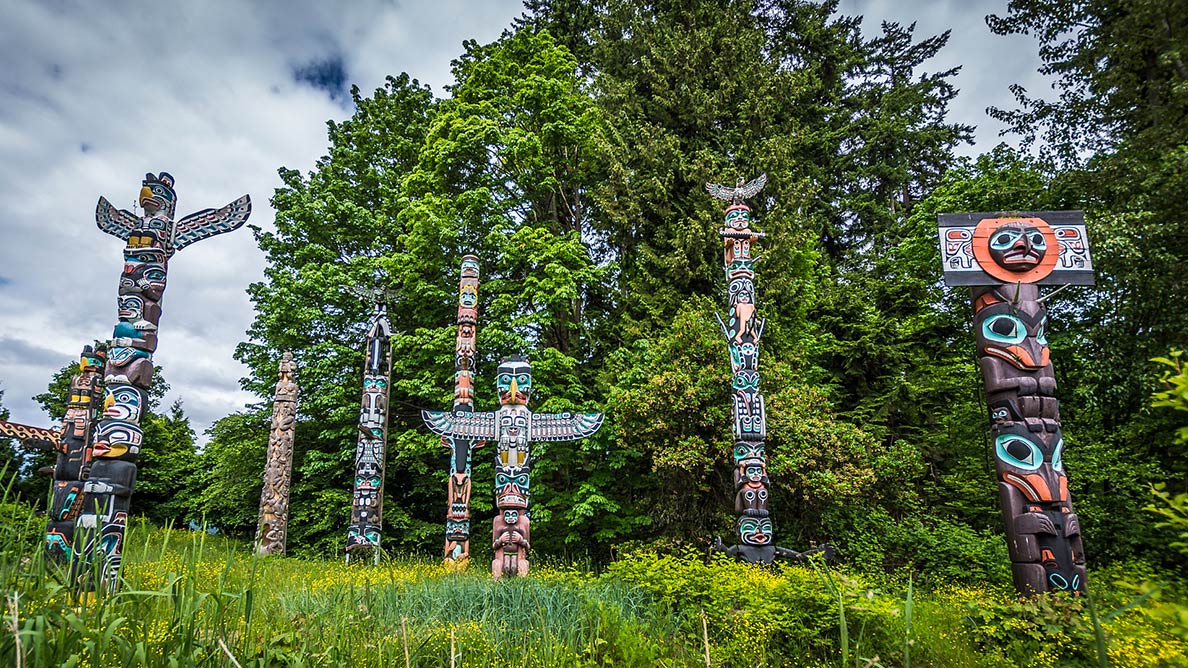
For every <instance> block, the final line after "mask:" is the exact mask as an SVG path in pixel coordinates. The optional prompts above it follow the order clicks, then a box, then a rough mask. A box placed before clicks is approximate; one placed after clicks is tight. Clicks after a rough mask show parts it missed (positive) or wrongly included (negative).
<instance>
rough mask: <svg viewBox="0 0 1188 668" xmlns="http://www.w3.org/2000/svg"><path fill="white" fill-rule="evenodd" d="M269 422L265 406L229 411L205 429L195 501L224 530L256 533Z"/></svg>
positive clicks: (208, 517)
mask: <svg viewBox="0 0 1188 668" xmlns="http://www.w3.org/2000/svg"><path fill="white" fill-rule="evenodd" d="M269 420H270V416H269V414H268V413H267V412H265V411H264V410H258V411H253V412H241V413H233V414H231V415H228V416H227V417H225V418H222V419H220V420H218V421H217V422H215V423H214V424H213V425H212V426H211V427H210V430H209V432H208V433H209V435H210V441H208V442H207V444H206V447H205V448H203V451H202V464H203V467H202V468H203V470H202V473H201V476H202V482H201V484H200V485H199V489H201V492H200V494H199V496H198V498H197V503H196V505H197V509H198V510H199V511H200V513H199V514H200V515H202V516H203V517H205V519H206V521H207V522H209V523H211V524H214V525H217V526H218V527H219V528H220V529H221V530H223V531H224V532H225V533H229V534H231V535H239V536H243V537H254V536H255V530H256V523H257V519H258V509H259V504H260V488H261V486H262V484H263V483H262V481H263V472H264V461H265V455H266V453H267V450H268V431H269ZM295 442H296V439H295Z"/></svg>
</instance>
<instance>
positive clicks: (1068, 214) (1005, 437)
mask: <svg viewBox="0 0 1188 668" xmlns="http://www.w3.org/2000/svg"><path fill="white" fill-rule="evenodd" d="M939 223H940V246H941V258H942V262H943V266H944V274H945V282H946V283H947V284H948V285H954V286H958V285H959V286H971V288H972V298H973V306H974V332H975V334H976V336H977V347H978V361H979V364H980V366H981V368H982V380H983V381H984V382H985V385H986V403H987V407H988V409H989V412H990V433H991V436H992V438H993V441H994V461H995V469H996V472H997V478H998V496H999V500H1000V501H1001V503H1002V514H1003V519H1004V520H1005V522H1006V534H1007V546H1008V548H1009V552H1010V556H1011V570H1012V572H1013V574H1014V580H1015V589H1017V590H1018V591H1019V593H1021V594H1028V595H1031V594H1038V593H1041V592H1047V591H1057V590H1058V591H1072V592H1083V591H1085V590H1086V586H1087V582H1086V577H1085V550H1084V548H1083V546H1082V543H1081V525H1080V522H1078V521H1077V515H1076V513H1075V512H1073V507H1072V499H1071V498H1069V494H1068V477H1067V476H1066V475H1065V471H1064V462H1063V452H1064V439H1063V437H1062V436H1061V430H1060V405H1059V401H1058V400H1057V399H1056V396H1055V394H1056V378H1055V376H1054V375H1053V372H1052V364H1051V362H1050V361H1049V356H1048V339H1047V329H1048V318H1047V309H1046V308H1045V306H1044V303H1043V298H1041V297H1040V294H1039V286H1040V285H1055V284H1062V285H1092V284H1093V265H1092V262H1091V261H1090V258H1089V242H1088V237H1087V235H1086V233H1085V223H1084V219H1083V217H1082V215H1081V212H1079V211H1052V212H1025V213H962V214H942V215H940V216H939Z"/></svg>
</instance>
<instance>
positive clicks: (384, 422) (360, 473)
mask: <svg viewBox="0 0 1188 668" xmlns="http://www.w3.org/2000/svg"><path fill="white" fill-rule="evenodd" d="M351 292H352V293H353V294H354V295H355V296H356V297H358V298H360V299H364V300H367V301H371V302H373V303H374V304H375V309H374V310H373V311H372V312H371V325H370V327H369V328H368V330H367V351H366V355H365V356H364V363H363V400H362V403H361V405H360V407H359V427H358V428H359V440H358V442H357V443H356V445H355V491H354V494H353V496H352V499H351V524H350V527H349V528H348V529H347V543H346V558H347V561H348V562H349V561H350V560H351V557H352V556H354V555H355V554H356V553H359V552H365V551H370V552H371V555H372V557H373V558H374V559H376V560H377V561H378V560H379V546H380V532H381V531H383V521H384V463H385V461H386V460H387V448H388V384H389V380H390V377H391V375H392V344H391V339H392V323H391V322H389V321H388V306H387V300H388V299H390V298H392V297H394V296H395V293H393V292H391V291H388V290H383V289H381V288H374V289H371V290H365V289H361V288H353V289H352V290H351Z"/></svg>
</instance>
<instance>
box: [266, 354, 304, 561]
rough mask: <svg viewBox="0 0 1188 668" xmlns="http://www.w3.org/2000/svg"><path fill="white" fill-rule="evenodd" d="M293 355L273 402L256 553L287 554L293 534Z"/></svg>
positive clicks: (284, 360)
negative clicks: (291, 523) (287, 539)
mask: <svg viewBox="0 0 1188 668" xmlns="http://www.w3.org/2000/svg"><path fill="white" fill-rule="evenodd" d="M294 366H295V365H294V364H293V353H290V352H286V353H285V354H284V356H283V357H282V358H281V363H280V379H279V380H277V381H276V396H275V399H274V400H273V403H272V429H271V431H270V433H269V435H268V455H267V459H266V460H265V462H264V487H263V488H262V489H261V490H260V523H259V525H258V526H257V528H256V552H257V553H258V554H260V555H269V554H284V553H285V539H286V538H287V537H288V531H289V483H290V482H291V480H292V474H293V433H294V431H295V427H296V422H297V378H296V370H295V368H294Z"/></svg>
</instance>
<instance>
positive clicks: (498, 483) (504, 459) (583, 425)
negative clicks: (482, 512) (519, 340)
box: [421, 355, 603, 580]
mask: <svg viewBox="0 0 1188 668" xmlns="http://www.w3.org/2000/svg"><path fill="white" fill-rule="evenodd" d="M495 385H496V387H497V388H498V390H499V410H497V411H495V412H493V413H475V412H472V411H453V412H450V411H421V419H423V420H424V421H425V425H426V426H427V427H429V430H430V431H432V432H433V433H435V434H437V435H439V436H442V437H446V438H450V439H460V438H461V439H467V440H471V441H493V442H495V443H496V444H497V445H498V449H497V450H496V452H495V505H496V507H497V508H498V511H497V514H496V516H495V519H494V521H493V525H494V526H493V539H492V547H493V548H494V549H495V559H494V560H492V561H491V575H493V576H494V577H495V579H496V580H498V579H499V578H501V577H504V576H507V577H515V576H519V575H527V574H528V548H529V546H530V545H529V532H528V521H529V517H528V499H529V496H528V492H529V490H528V483H529V473H530V471H531V468H532V456H531V454H530V452H529V446H530V445H531V443H532V442H533V441H574V440H577V439H579V438H586V437H587V436H590V435H592V434H594V432H596V431H598V428H599V427H601V426H602V419H603V415H602V413H577V414H574V413H533V412H532V411H530V410H528V398H529V396H530V395H531V393H532V365H531V364H529V363H528V358H526V357H523V356H521V355H516V356H513V357H510V358H507V359H505V360H503V361H502V362H500V364H499V368H498V370H497V371H496V380H495Z"/></svg>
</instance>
